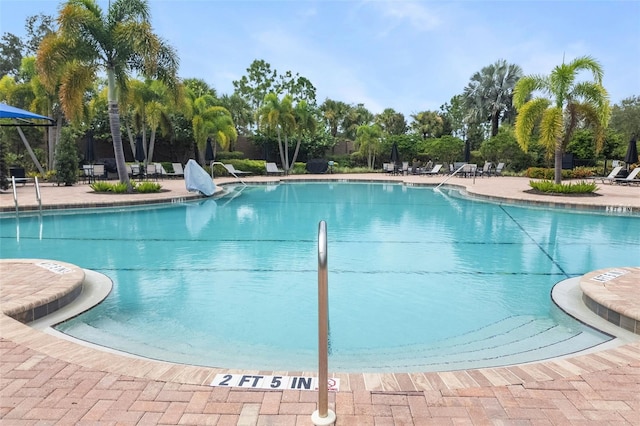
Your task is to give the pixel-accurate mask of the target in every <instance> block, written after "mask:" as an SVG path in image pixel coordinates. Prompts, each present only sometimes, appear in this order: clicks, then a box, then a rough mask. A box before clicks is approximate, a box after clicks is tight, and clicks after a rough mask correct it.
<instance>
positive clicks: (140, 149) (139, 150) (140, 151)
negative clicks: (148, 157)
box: [135, 136, 145, 162]
mask: <svg viewBox="0 0 640 426" xmlns="http://www.w3.org/2000/svg"><path fill="white" fill-rule="evenodd" d="M135 159H136V161H138V162H143V161H144V159H145V155H144V146H143V145H142V136H137V137H136V155H135Z"/></svg>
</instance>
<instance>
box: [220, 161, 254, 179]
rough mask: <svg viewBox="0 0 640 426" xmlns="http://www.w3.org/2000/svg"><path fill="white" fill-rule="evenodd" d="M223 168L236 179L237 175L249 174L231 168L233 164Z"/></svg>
mask: <svg viewBox="0 0 640 426" xmlns="http://www.w3.org/2000/svg"><path fill="white" fill-rule="evenodd" d="M224 168H225V169H227V171H228V172H229V173H231V174H232V175H233V176H236V177H238V175H248V174H251V172H245V171H242V170H238V169H236V168H235V167H233V164H225V165H224Z"/></svg>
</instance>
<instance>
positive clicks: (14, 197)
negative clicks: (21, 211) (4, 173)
mask: <svg viewBox="0 0 640 426" xmlns="http://www.w3.org/2000/svg"><path fill="white" fill-rule="evenodd" d="M11 188H12V189H13V203H14V204H15V205H16V217H17V216H18V192H17V191H16V177H15V176H11Z"/></svg>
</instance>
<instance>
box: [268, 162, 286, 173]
mask: <svg viewBox="0 0 640 426" xmlns="http://www.w3.org/2000/svg"><path fill="white" fill-rule="evenodd" d="M264 166H265V168H266V169H267V175H283V174H284V170H282V169H279V168H278V166H277V165H276V163H264Z"/></svg>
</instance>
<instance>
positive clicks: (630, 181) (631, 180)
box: [614, 167, 640, 185]
mask: <svg viewBox="0 0 640 426" xmlns="http://www.w3.org/2000/svg"><path fill="white" fill-rule="evenodd" d="M638 173H640V167H636V168H635V169H633V170H632V171H631V173H629V175H628V176H627V177H626V178H617V179H615V180H614V182H615V183H619V184H621V185H636V184H640V178H636V176H638Z"/></svg>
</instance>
